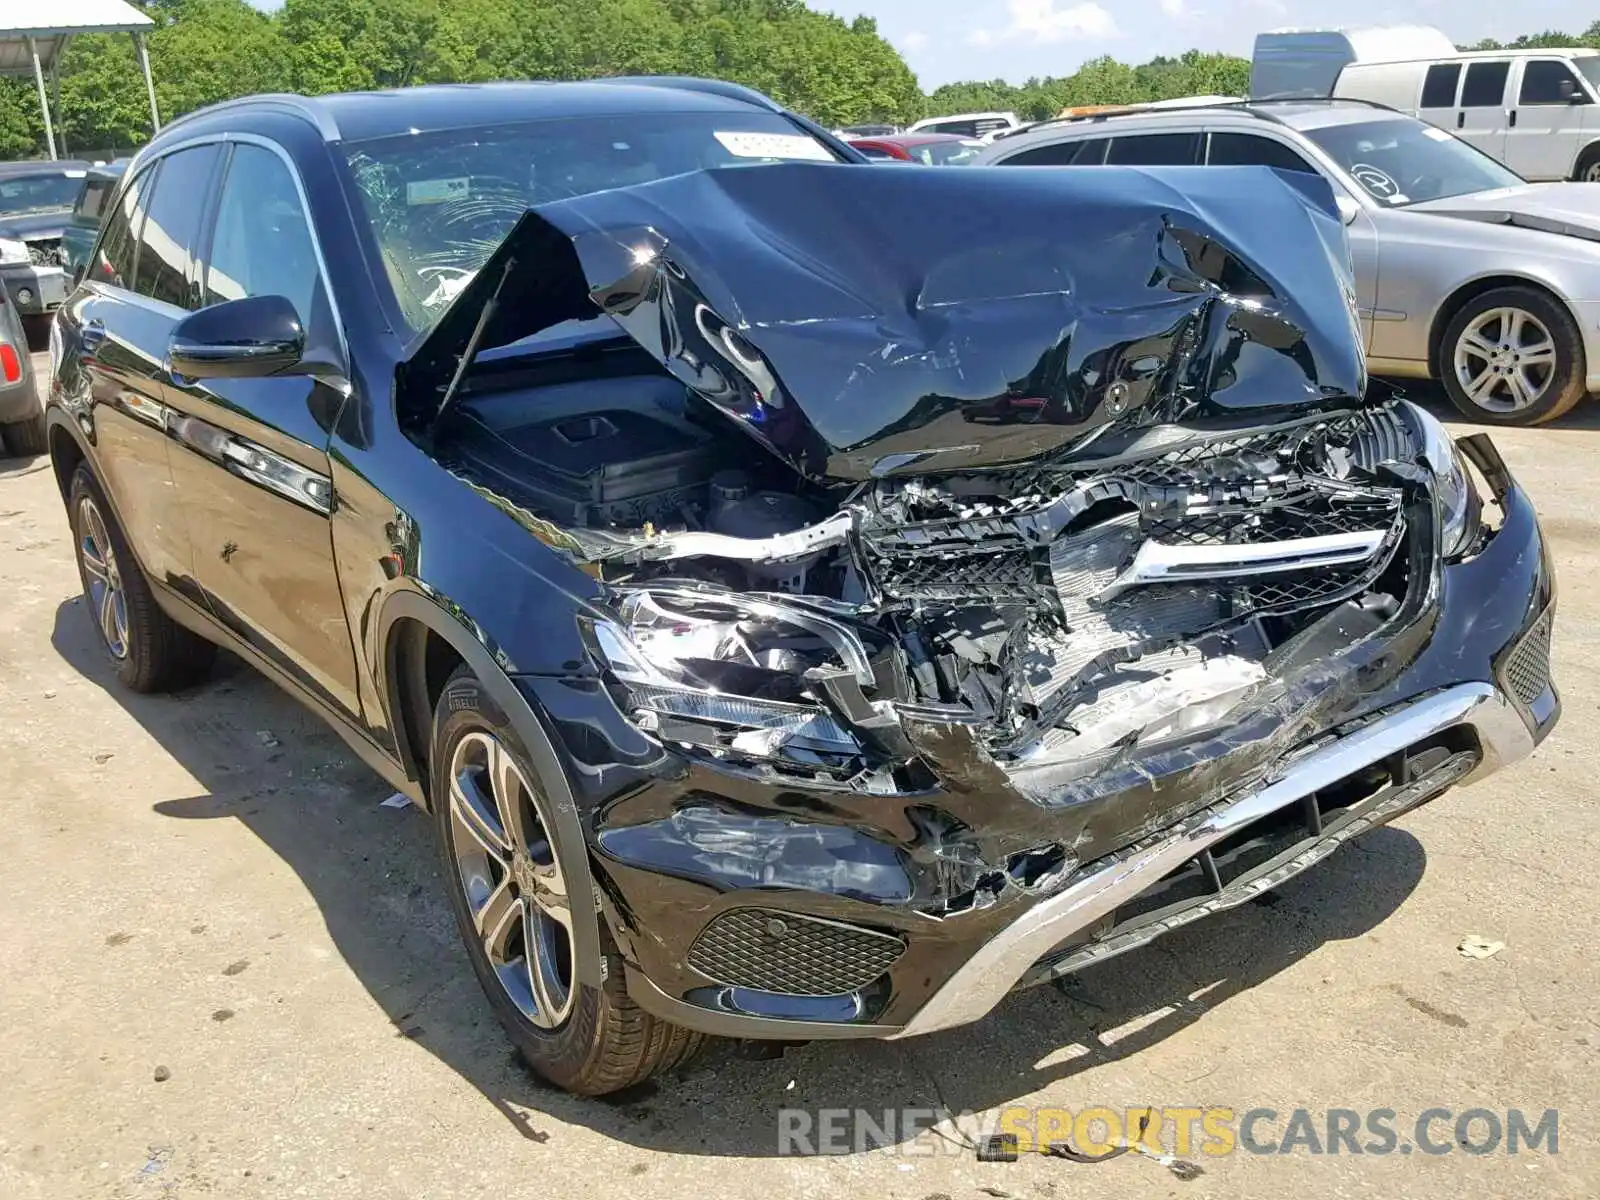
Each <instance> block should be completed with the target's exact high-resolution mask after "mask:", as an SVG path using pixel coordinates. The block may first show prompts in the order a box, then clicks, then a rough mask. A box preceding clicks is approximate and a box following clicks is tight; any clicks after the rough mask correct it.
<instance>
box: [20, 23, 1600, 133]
mask: <svg viewBox="0 0 1600 1200" xmlns="http://www.w3.org/2000/svg"><path fill="white" fill-rule="evenodd" d="M142 7H143V8H144V10H145V11H146V12H147V13H149V15H150V16H151V17H152V18H153V19H154V20H155V22H156V27H155V29H154V30H153V31H152V32H151V33H150V34H149V35H148V44H149V50H150V65H151V70H152V72H153V74H154V76H155V84H156V97H157V102H158V104H159V106H160V109H161V115H162V118H163V119H164V120H170V119H172V118H174V117H177V116H180V115H182V114H183V113H186V112H190V111H192V110H194V109H196V108H200V107H202V106H203V105H206V104H212V103H215V102H216V101H219V100H225V99H229V98H231V97H234V96H240V95H247V94H250V93H252V92H272V91H292V92H303V93H307V94H315V93H319V92H336V91H349V90H353V89H365V88H385V87H406V86H409V85H412V84H420V83H443V82H477V81H484V80H492V79H586V78H594V77H596V76H602V75H645V74H685V75H704V76H711V77H714V78H720V79H729V80H733V81H735V82H738V83H743V84H748V85H749V86H751V87H754V88H758V89H760V90H761V91H763V92H766V93H767V94H768V95H771V96H773V97H775V98H776V99H777V100H779V101H780V102H782V103H783V104H786V105H788V106H789V107H791V108H793V109H795V110H797V111H799V112H803V113H806V114H808V115H809V116H811V117H813V118H815V119H816V120H818V121H821V122H822V123H824V124H827V125H832V126H838V125H848V124H855V123H857V122H862V121H893V122H896V123H905V122H909V121H913V120H916V119H917V118H919V117H922V116H931V115H938V114H942V113H950V112H968V111H983V110H992V109H999V110H1010V111H1014V112H1016V113H1017V114H1018V115H1019V116H1021V117H1023V118H1024V119H1030V120H1039V119H1042V118H1045V117H1049V116H1053V115H1054V114H1055V113H1057V112H1059V111H1060V110H1061V109H1063V108H1065V107H1068V106H1070V105H1079V104H1129V103H1138V102H1143V101H1150V100H1164V99H1169V98H1172V97H1175V96H1188V95H1214V94H1215V95H1235V96H1242V95H1244V94H1246V92H1247V90H1248V88H1249V79H1250V64H1249V62H1248V61H1247V60H1245V59H1243V58H1239V57H1236V56H1233V55H1227V54H1213V53H1203V52H1201V51H1199V50H1191V51H1188V52H1187V53H1185V54H1183V55H1181V56H1178V57H1175V58H1174V57H1157V58H1154V59H1151V60H1150V61H1149V62H1146V63H1143V64H1140V65H1137V66H1134V65H1129V64H1126V63H1122V62H1118V61H1117V60H1116V59H1113V58H1110V57H1102V58H1096V59H1093V60H1091V61H1090V62H1087V63H1085V64H1084V65H1083V66H1082V67H1080V68H1079V69H1078V70H1077V71H1075V72H1073V73H1072V74H1070V75H1062V76H1055V77H1047V78H1036V79H1030V80H1028V81H1027V82H1026V83H1022V84H1012V83H1008V82H1006V81H1005V80H1001V79H995V80H990V81H988V82H979V81H974V82H964V83H952V84H946V85H944V86H943V87H940V88H937V89H935V90H934V91H933V92H932V93H931V94H925V93H924V92H923V91H922V89H921V87H920V86H919V85H918V82H917V78H916V76H915V75H914V74H913V73H912V71H911V69H910V67H908V66H907V65H906V63H905V60H904V59H903V58H901V56H900V54H899V52H898V51H897V50H895V48H894V47H893V46H891V45H890V44H889V43H888V42H887V41H886V40H885V39H884V38H883V37H882V35H881V34H879V32H878V28H877V24H876V22H874V21H873V20H872V19H871V18H869V17H857V18H855V19H854V20H852V21H847V20H844V19H843V18H840V17H838V16H835V15H832V14H830V13H822V12H817V11H815V10H813V9H811V8H808V7H807V6H806V4H805V3H804V0H582V2H581V3H578V2H575V0H285V2H284V4H283V6H282V7H281V8H280V9H278V10H277V11H275V12H271V13H263V12H261V11H259V10H257V9H255V8H253V7H252V6H251V5H249V4H248V3H246V0H146V2H145V3H144V4H143V5H142ZM1578 44H1581V45H1594V46H1600V21H1597V22H1595V23H1594V24H1593V25H1591V26H1590V27H1589V29H1588V30H1587V31H1586V32H1585V33H1583V34H1581V35H1576V36H1574V35H1568V34H1565V33H1560V32H1556V31H1547V32H1545V33H1539V34H1533V35H1528V36H1524V37H1521V38H1518V39H1517V40H1516V41H1515V42H1513V43H1509V45H1511V46H1514V47H1523V46H1554V45H1578ZM1475 48H1480V49H1497V48H1499V46H1498V45H1497V44H1493V43H1482V44H1480V46H1479V47H1475ZM52 111H53V115H54V116H55V120H56V127H57V130H58V131H59V133H60V134H62V135H63V137H64V141H65V144H66V145H67V147H68V148H69V150H73V149H77V150H102V149H107V148H112V147H117V148H131V147H134V146H137V145H139V144H141V143H142V142H143V141H144V140H145V139H146V138H147V137H148V136H149V132H150V126H149V109H148V107H147V103H146V99H145V93H144V82H143V79H142V78H141V77H140V74H139V71H138V67H137V62H136V59H135V57H134V51H133V47H132V45H131V43H130V40H129V39H128V38H127V37H126V36H122V35H115V36H97V35H80V36H78V37H76V38H74V39H73V40H72V42H71V44H70V46H69V47H68V49H67V51H66V53H65V54H64V55H63V58H62V63H61V79H60V101H59V104H57V105H53V106H52ZM43 150H44V126H43V122H42V120H41V118H40V114H39V109H38V99H37V95H36V93H35V88H34V83H33V80H32V79H31V78H22V79H14V78H13V79H0V159H13V158H25V157H29V156H32V155H38V154H42V153H43Z"/></svg>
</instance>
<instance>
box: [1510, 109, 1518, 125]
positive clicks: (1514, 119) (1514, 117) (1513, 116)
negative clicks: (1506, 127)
mask: <svg viewBox="0 0 1600 1200" xmlns="http://www.w3.org/2000/svg"><path fill="white" fill-rule="evenodd" d="M1516 127H1517V110H1516V109H1514V108H1513V109H1512V110H1511V128H1513V129H1515V128H1516Z"/></svg>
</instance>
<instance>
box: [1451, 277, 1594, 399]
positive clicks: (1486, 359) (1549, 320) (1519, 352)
mask: <svg viewBox="0 0 1600 1200" xmlns="http://www.w3.org/2000/svg"><path fill="white" fill-rule="evenodd" d="M1436 365H1437V370H1438V374H1439V379H1440V381H1441V382H1442V383H1443V384H1444V389H1445V392H1446V393H1447V394H1448V395H1449V397H1450V402H1451V403H1452V404H1454V405H1455V406H1456V407H1457V408H1458V409H1460V410H1461V412H1462V413H1463V414H1465V415H1466V416H1467V417H1469V418H1470V419H1472V420H1474V421H1479V422H1482V423H1483V424H1485V425H1543V424H1544V423H1545V422H1546V421H1553V420H1555V419H1556V418H1557V417H1559V416H1562V415H1563V414H1565V413H1566V412H1568V411H1569V410H1570V409H1571V408H1572V407H1573V405H1575V404H1577V403H1578V401H1579V400H1582V399H1583V398H1584V396H1585V395H1586V394H1587V387H1586V378H1585V377H1586V373H1587V364H1586V362H1585V360H1584V353H1583V338H1582V336H1581V335H1580V334H1579V332H1578V325H1577V322H1575V321H1574V320H1573V319H1572V314H1571V313H1569V312H1568V311H1567V309H1566V306H1565V305H1564V304H1562V303H1561V302H1560V301H1558V300H1556V299H1555V298H1554V297H1552V296H1550V295H1548V294H1547V293H1545V292H1542V291H1539V290H1538V289H1537V288H1531V287H1503V288H1495V289H1493V290H1492V291H1488V292H1485V293H1484V294H1483V295H1481V296H1476V297H1474V298H1473V299H1471V300H1469V301H1468V302H1467V303H1466V304H1464V305H1463V306H1462V307H1461V309H1460V311H1458V312H1457V313H1456V314H1455V315H1454V316H1453V317H1451V318H1450V322H1449V324H1448V325H1446V326H1445V331H1444V337H1443V338H1442V339H1441V341H1440V344H1439V361H1438V363H1437V364H1436Z"/></svg>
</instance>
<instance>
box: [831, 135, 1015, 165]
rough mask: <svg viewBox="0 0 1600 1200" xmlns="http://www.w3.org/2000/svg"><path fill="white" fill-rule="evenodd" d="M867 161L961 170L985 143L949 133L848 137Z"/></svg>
mask: <svg viewBox="0 0 1600 1200" xmlns="http://www.w3.org/2000/svg"><path fill="white" fill-rule="evenodd" d="M850 144H851V145H852V146H854V147H855V148H856V149H857V150H859V151H861V153H863V154H865V155H866V156H867V157H868V158H885V159H894V160H897V161H899V162H911V163H920V164H922V165H923V166H925V167H961V166H965V165H966V164H968V163H970V162H971V161H972V160H973V159H974V158H976V157H977V156H978V152H979V151H980V150H982V149H983V147H984V145H985V143H984V142H982V141H980V140H979V139H977V138H968V137H957V136H956V135H955V134H952V133H902V134H899V135H898V136H895V137H876V138H851V139H850Z"/></svg>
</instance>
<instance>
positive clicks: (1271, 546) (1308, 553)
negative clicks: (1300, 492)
mask: <svg viewBox="0 0 1600 1200" xmlns="http://www.w3.org/2000/svg"><path fill="white" fill-rule="evenodd" d="M1387 536H1388V533H1387V531H1385V530H1381V529H1373V530H1357V531H1354V532H1351V533H1327V534H1321V535H1319V536H1317V537H1303V538H1286V539H1284V540H1283V541H1277V542H1247V543H1239V544H1234V543H1227V544H1218V545H1198V546H1168V545H1165V544H1164V543H1161V542H1148V541H1147V542H1145V543H1144V545H1142V546H1140V547H1139V552H1138V553H1137V554H1135V555H1134V557H1133V562H1132V563H1130V564H1129V565H1128V567H1127V568H1126V569H1125V570H1124V571H1123V572H1122V574H1120V575H1118V576H1117V577H1116V578H1115V579H1113V580H1112V581H1111V582H1110V583H1108V584H1107V585H1106V586H1105V587H1104V588H1102V589H1101V590H1100V593H1099V596H1098V599H1101V600H1110V599H1111V598H1112V597H1114V596H1116V595H1118V594H1119V593H1121V592H1124V591H1126V590H1127V589H1128V588H1131V587H1138V586H1139V585H1141V584H1146V583H1187V582H1190V581H1192V580H1196V579H1216V578H1227V577H1229V576H1234V575H1270V574H1273V573H1275V572H1278V571H1305V570H1310V569H1314V568H1317V567H1336V566H1342V565H1345V564H1347V563H1361V562H1366V561H1367V560H1368V559H1369V558H1371V557H1372V556H1373V555H1374V554H1376V553H1377V552H1378V549H1379V547H1381V546H1382V545H1383V541H1384V538H1386V537H1387Z"/></svg>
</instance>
